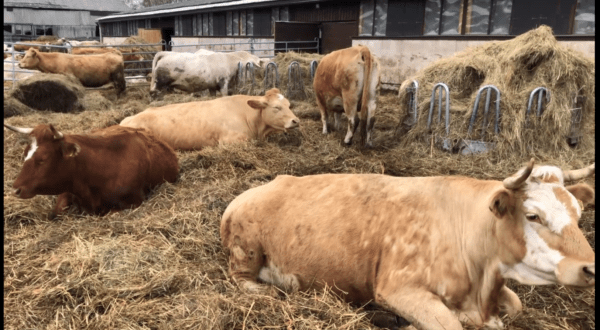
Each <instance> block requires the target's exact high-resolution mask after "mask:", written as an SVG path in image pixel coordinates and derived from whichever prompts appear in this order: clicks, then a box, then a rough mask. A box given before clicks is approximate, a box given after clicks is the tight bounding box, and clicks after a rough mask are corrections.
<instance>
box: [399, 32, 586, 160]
mask: <svg viewBox="0 0 600 330" xmlns="http://www.w3.org/2000/svg"><path fill="white" fill-rule="evenodd" d="M594 75H595V62H594V59H593V58H588V57H586V56H585V55H584V54H582V53H580V52H578V51H575V50H573V49H570V48H568V47H565V46H562V45H560V44H559V43H558V42H557V41H556V39H555V38H554V36H553V34H552V29H551V28H550V27H548V26H540V27H539V28H537V29H534V30H531V31H529V32H527V33H524V34H522V35H520V36H518V37H516V38H514V39H511V40H507V41H496V42H489V43H486V44H483V45H481V46H478V47H474V48H469V49H466V50H465V51H462V52H460V53H457V54H456V55H455V56H452V57H450V58H444V59H440V60H438V61H436V62H435V63H433V64H431V65H430V66H428V67H427V68H425V69H423V70H421V71H420V72H418V73H417V74H415V75H414V76H412V77H410V78H408V79H407V80H406V81H404V82H403V83H402V85H401V87H400V91H399V95H400V102H399V104H401V105H402V107H401V110H400V114H399V115H400V116H399V118H400V120H401V121H408V120H409V119H408V109H407V106H406V105H407V103H408V93H406V92H405V90H406V88H407V87H409V85H410V83H411V82H412V80H417V81H418V83H419V93H418V123H417V125H416V126H415V127H414V128H413V129H412V130H411V131H409V132H408V134H407V136H406V140H407V141H412V140H415V139H418V138H420V137H421V136H422V135H423V134H425V133H427V130H426V124H427V117H428V114H429V108H430V98H431V92H432V88H433V86H434V85H435V84H436V83H438V82H443V83H446V84H447V85H448V87H449V89H450V107H451V125H450V130H451V133H450V135H451V136H450V138H452V139H454V140H457V139H460V138H466V137H467V127H468V123H469V120H470V117H471V114H472V108H473V105H474V102H475V96H476V93H477V91H478V89H479V88H480V87H482V86H484V85H495V86H496V87H497V88H498V89H499V90H500V93H501V101H500V110H501V113H502V115H501V116H502V119H501V124H500V135H499V136H498V137H496V138H495V139H494V141H496V142H497V148H498V149H500V152H501V153H503V154H505V155H509V154H512V153H514V152H516V153H518V154H521V155H524V154H526V153H527V150H552V151H563V150H567V149H568V148H569V147H568V145H567V143H566V136H567V134H568V133H569V128H570V126H571V111H570V109H571V108H572V107H573V102H574V98H575V96H576V95H582V96H585V97H586V98H587V100H586V102H585V105H584V115H583V118H584V125H583V131H584V136H583V141H582V142H580V145H581V147H583V148H593V147H594V136H595V133H594V120H595V77H594ZM540 86H542V87H545V88H547V89H548V90H549V91H550V93H551V100H550V102H549V103H548V104H547V105H546V106H545V110H544V113H543V115H542V117H541V120H536V119H534V118H533V116H532V118H530V121H531V122H532V124H531V125H530V126H529V127H528V128H527V129H526V128H524V123H525V112H526V109H527V101H528V99H529V95H530V93H531V92H532V91H533V90H534V89H535V88H537V87H540ZM486 94H487V93H483V95H482V98H481V100H480V102H479V110H478V121H477V122H476V124H475V126H474V128H476V130H475V131H474V134H473V135H472V136H471V139H473V140H475V139H479V137H481V131H482V130H481V117H482V116H481V114H482V113H483V109H484V104H485V96H486ZM436 99H437V97H436ZM493 100H495V93H494V94H493V97H492V101H493ZM494 103H495V102H492V103H491V107H490V111H491V112H493V111H495V104H494ZM435 104H436V105H435V109H434V111H435V112H434V115H437V107H438V102H437V101H436V102H435ZM536 104H537V97H536V98H535V101H534V106H533V107H532V110H531V112H530V114H532V113H534V112H535V110H536V109H537V106H535V105H536ZM435 117H436V116H434V118H435ZM442 118H443V116H442ZM443 120H444V119H442V121H443ZM434 124H436V122H435V121H434ZM443 126H444V125H443V124H441V125H437V124H436V125H435V127H434V133H435V134H437V135H441V136H444V135H445V133H444V127H443ZM492 135H493V124H489V125H488V126H487V129H486V137H487V139H488V141H490V137H491V136H492ZM540 137H543V138H540Z"/></svg>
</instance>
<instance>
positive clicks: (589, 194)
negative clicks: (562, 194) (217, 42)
mask: <svg viewBox="0 0 600 330" xmlns="http://www.w3.org/2000/svg"><path fill="white" fill-rule="evenodd" d="M565 188H567V190H568V191H569V192H570V193H571V194H573V196H575V198H577V199H578V200H580V201H581V202H582V203H583V206H586V205H590V204H595V199H596V193H595V192H594V188H592V187H590V186H589V185H588V184H586V183H578V184H574V185H571V186H566V187H565Z"/></svg>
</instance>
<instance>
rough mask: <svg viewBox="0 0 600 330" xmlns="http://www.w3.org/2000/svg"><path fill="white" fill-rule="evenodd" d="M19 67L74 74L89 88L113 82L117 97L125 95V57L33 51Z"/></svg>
mask: <svg viewBox="0 0 600 330" xmlns="http://www.w3.org/2000/svg"><path fill="white" fill-rule="evenodd" d="M19 67H20V68H23V69H32V70H39V71H41V72H46V73H59V74H71V75H73V76H75V78H77V79H79V81H80V82H81V84H82V85H83V86H85V87H100V86H102V85H104V84H107V83H109V82H112V83H113V84H114V86H115V89H116V91H117V95H120V94H121V93H122V92H123V91H125V71H124V70H125V68H124V65H123V56H120V55H118V54H116V53H114V52H108V53H105V54H98V55H71V54H62V53H42V52H40V51H39V50H37V49H30V50H28V51H27V53H25V57H23V59H21V61H20V62H19Z"/></svg>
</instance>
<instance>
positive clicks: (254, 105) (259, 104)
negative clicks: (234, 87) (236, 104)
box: [248, 100, 269, 110]
mask: <svg viewBox="0 0 600 330" xmlns="http://www.w3.org/2000/svg"><path fill="white" fill-rule="evenodd" d="M248 105H249V106H250V107H252V108H254V109H257V110H262V109H264V108H266V107H267V106H268V105H269V104H268V103H267V102H264V101H259V100H248Z"/></svg>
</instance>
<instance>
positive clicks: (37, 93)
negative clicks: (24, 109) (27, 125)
mask: <svg viewBox="0 0 600 330" xmlns="http://www.w3.org/2000/svg"><path fill="white" fill-rule="evenodd" d="M84 92H85V89H84V87H83V86H82V85H81V83H80V82H79V80H78V79H77V78H75V77H73V76H71V75H63V74H54V73H39V74H35V75H33V76H31V77H28V78H27V79H23V80H20V81H18V82H17V84H16V86H15V88H14V89H12V90H11V91H10V93H9V97H14V98H15V99H16V100H18V101H20V102H21V103H23V104H25V105H26V106H28V107H31V108H33V109H36V110H47V111H54V112H73V111H79V110H82V109H83V105H82V103H81V102H80V99H81V98H83V96H84Z"/></svg>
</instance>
